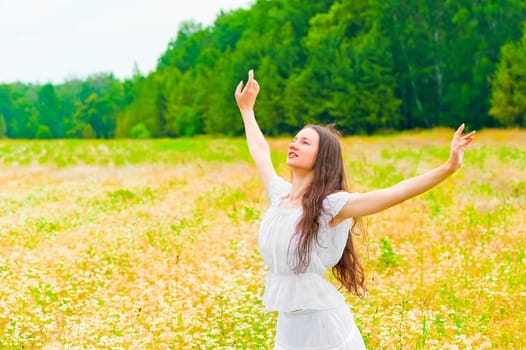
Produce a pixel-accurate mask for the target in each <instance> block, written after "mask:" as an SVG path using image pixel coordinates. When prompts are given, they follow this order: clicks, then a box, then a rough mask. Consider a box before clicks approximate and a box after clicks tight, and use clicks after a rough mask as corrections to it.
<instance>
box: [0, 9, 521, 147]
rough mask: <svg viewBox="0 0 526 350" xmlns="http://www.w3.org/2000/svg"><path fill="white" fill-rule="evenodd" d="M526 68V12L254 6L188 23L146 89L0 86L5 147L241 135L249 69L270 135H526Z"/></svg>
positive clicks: (92, 81) (94, 82)
mask: <svg viewBox="0 0 526 350" xmlns="http://www.w3.org/2000/svg"><path fill="white" fill-rule="evenodd" d="M525 57H526V2H524V1H523V0H494V1H478V0H457V1H434V0H340V1H334V0H319V1H312V2H306V1H300V0H257V1H255V2H254V3H253V4H252V6H251V7H250V8H248V9H238V10H233V11H229V12H221V13H220V14H218V16H217V18H216V20H215V21H214V23H213V24H212V25H210V26H206V27H204V26H202V25H201V24H199V23H195V22H191V21H190V22H185V23H183V24H182V25H181V26H180V28H179V30H178V32H177V35H176V37H175V38H174V39H173V40H172V41H171V42H169V43H168V47H167V49H166V51H165V52H164V53H163V54H162V55H161V56H160V57H159V59H158V64H157V67H156V69H155V71H153V72H151V73H148V74H146V75H143V74H141V73H140V72H139V71H138V70H136V71H135V72H134V74H133V76H132V77H131V78H129V79H125V80H119V79H116V78H115V77H114V76H113V75H112V74H111V73H99V74H95V75H92V76H90V77H88V78H86V79H84V80H70V81H65V82H64V83H62V84H55V85H54V84H51V83H48V84H42V85H40V84H32V83H21V82H19V83H14V84H0V137H9V138H114V137H134V138H148V137H179V136H192V135H197V134H212V135H217V134H221V135H240V134H242V132H243V125H242V122H241V119H240V117H239V112H238V111H237V107H236V105H235V103H234V98H233V91H234V88H235V86H236V85H237V83H238V82H239V81H240V80H241V79H243V80H246V74H247V71H248V69H251V68H252V69H254V70H255V72H256V79H257V80H258V82H259V84H260V86H261V92H260V96H259V97H258V102H257V104H256V115H257V118H258V120H259V123H260V126H261V128H262V129H263V131H264V132H265V133H266V134H268V135H281V134H290V133H293V132H295V131H296V130H297V129H298V128H300V127H302V126H303V125H305V124H307V123H321V124H326V123H336V125H337V127H338V128H339V129H340V130H341V131H342V132H344V133H345V134H354V133H363V134H373V133H379V132H382V133H383V132H390V131H393V130H405V129H414V128H431V127H436V126H449V127H453V126H456V125H457V124H459V122H465V123H467V124H468V125H469V126H471V127H472V128H477V129H481V128H484V127H526V79H525V78H526V60H525V59H524V58H525Z"/></svg>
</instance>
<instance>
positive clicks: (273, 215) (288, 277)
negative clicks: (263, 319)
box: [258, 176, 365, 350]
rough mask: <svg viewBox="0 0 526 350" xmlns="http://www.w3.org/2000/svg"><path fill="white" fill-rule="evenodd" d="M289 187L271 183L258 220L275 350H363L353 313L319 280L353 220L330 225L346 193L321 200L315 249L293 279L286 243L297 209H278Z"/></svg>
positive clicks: (337, 255) (333, 261)
mask: <svg viewBox="0 0 526 350" xmlns="http://www.w3.org/2000/svg"><path fill="white" fill-rule="evenodd" d="M290 190H291V184H290V183H289V182H287V181H285V180H284V179H283V178H281V177H278V176H276V177H274V178H273V179H272V180H271V183H270V186H269V189H268V192H269V193H268V194H269V197H270V202H271V206H270V208H269V209H268V210H267V211H266V212H265V214H264V215H263V217H262V220H261V225H260V229H259V236H258V240H259V248H260V250H261V254H262V255H263V259H264V260H265V263H266V265H267V267H268V269H269V272H268V275H267V278H266V281H265V292H264V294H263V304H264V306H265V309H266V310H267V311H278V312H279V313H278V321H277V325H276V337H275V343H274V349H276V350H285V349H287V350H288V349H327V350H328V349H335V350H344V349H346V350H347V349H365V345H364V342H363V339H362V336H361V334H360V332H359V330H358V328H357V327H356V324H355V323H354V318H353V316H352V313H351V312H350V311H349V308H348V306H347V305H346V303H345V299H344V297H343V295H341V294H340V293H339V292H338V290H337V289H336V287H335V286H334V285H332V284H331V283H330V282H329V281H327V280H326V279H325V278H324V277H323V275H324V274H325V273H326V272H327V269H329V268H331V267H332V266H334V265H335V264H336V263H337V262H338V261H339V260H340V258H341V256H342V253H343V250H344V248H345V245H346V242H347V236H348V234H349V228H350V225H351V224H352V219H348V220H345V221H343V222H341V223H340V224H338V225H337V226H335V227H329V225H328V223H329V221H330V220H331V219H332V218H333V217H334V216H335V215H336V214H338V212H339V211H340V210H341V208H342V207H343V205H344V204H345V203H346V202H347V200H348V198H349V197H350V196H352V194H351V193H348V192H337V193H333V194H331V195H329V196H327V198H326V199H325V200H324V202H323V209H324V210H323V212H322V214H321V218H320V220H321V226H320V231H319V232H318V243H319V244H314V246H313V248H312V250H311V255H310V262H309V265H308V267H307V269H306V271H305V272H304V273H300V274H296V273H294V271H293V268H294V266H295V262H296V261H295V259H294V256H295V252H296V250H295V246H294V245H293V244H291V245H290V247H289V242H290V241H291V238H292V237H293V235H294V233H295V231H296V225H297V222H298V220H299V218H300V217H301V214H302V208H285V207H283V206H281V202H282V200H283V198H284V197H286V196H287V195H288V194H290Z"/></svg>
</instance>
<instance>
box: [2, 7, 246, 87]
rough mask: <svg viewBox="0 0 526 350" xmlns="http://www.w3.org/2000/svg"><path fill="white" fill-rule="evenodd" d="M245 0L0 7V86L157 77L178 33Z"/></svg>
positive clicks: (205, 23) (207, 22) (205, 24)
mask: <svg viewBox="0 0 526 350" xmlns="http://www.w3.org/2000/svg"><path fill="white" fill-rule="evenodd" d="M253 3H254V1H251V0H208V1H207V0H84V1H80V0H0V83H12V82H15V81H21V82H24V83H39V84H45V83H48V82H51V83H53V84H60V83H62V82H64V81H65V80H70V79H75V78H78V79H85V78H86V77H87V76H88V75H90V74H96V73H109V72H112V73H113V74H114V75H115V76H116V77H117V78H119V79H124V78H127V77H131V76H132V75H133V72H134V67H135V66H137V67H138V68H139V71H140V72H141V73H142V74H147V73H148V72H150V71H153V70H155V66H156V64H157V59H158V58H159V57H160V56H161V54H162V53H164V52H165V51H166V48H167V47H168V43H169V42H170V41H171V40H172V39H175V37H176V35H177V31H178V29H179V25H180V24H181V23H182V22H184V21H190V20H191V21H194V22H198V23H201V24H203V25H204V26H208V25H211V24H212V23H213V22H214V19H215V18H216V17H217V15H218V14H219V13H220V11H221V10H223V11H229V10H232V9H238V8H248V7H250V6H251V4H253Z"/></svg>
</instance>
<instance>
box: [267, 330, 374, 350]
mask: <svg viewBox="0 0 526 350" xmlns="http://www.w3.org/2000/svg"><path fill="white" fill-rule="evenodd" d="M274 350H367V348H366V347H365V344H364V343H363V339H362V336H361V335H360V333H358V332H354V331H353V332H352V333H351V334H349V336H348V337H347V339H345V341H344V342H343V343H341V344H338V345H336V346H330V347H324V348H319V347H316V348H312V347H309V348H291V347H285V346H283V345H281V344H280V343H278V342H275V343H274Z"/></svg>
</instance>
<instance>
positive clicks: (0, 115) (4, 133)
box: [0, 113, 7, 139]
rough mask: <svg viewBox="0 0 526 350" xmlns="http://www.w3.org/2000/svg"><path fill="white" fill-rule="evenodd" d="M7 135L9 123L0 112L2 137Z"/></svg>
mask: <svg viewBox="0 0 526 350" xmlns="http://www.w3.org/2000/svg"><path fill="white" fill-rule="evenodd" d="M5 137H7V123H6V122H5V118H4V115H3V114H1V113H0V139H3V138H5Z"/></svg>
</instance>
